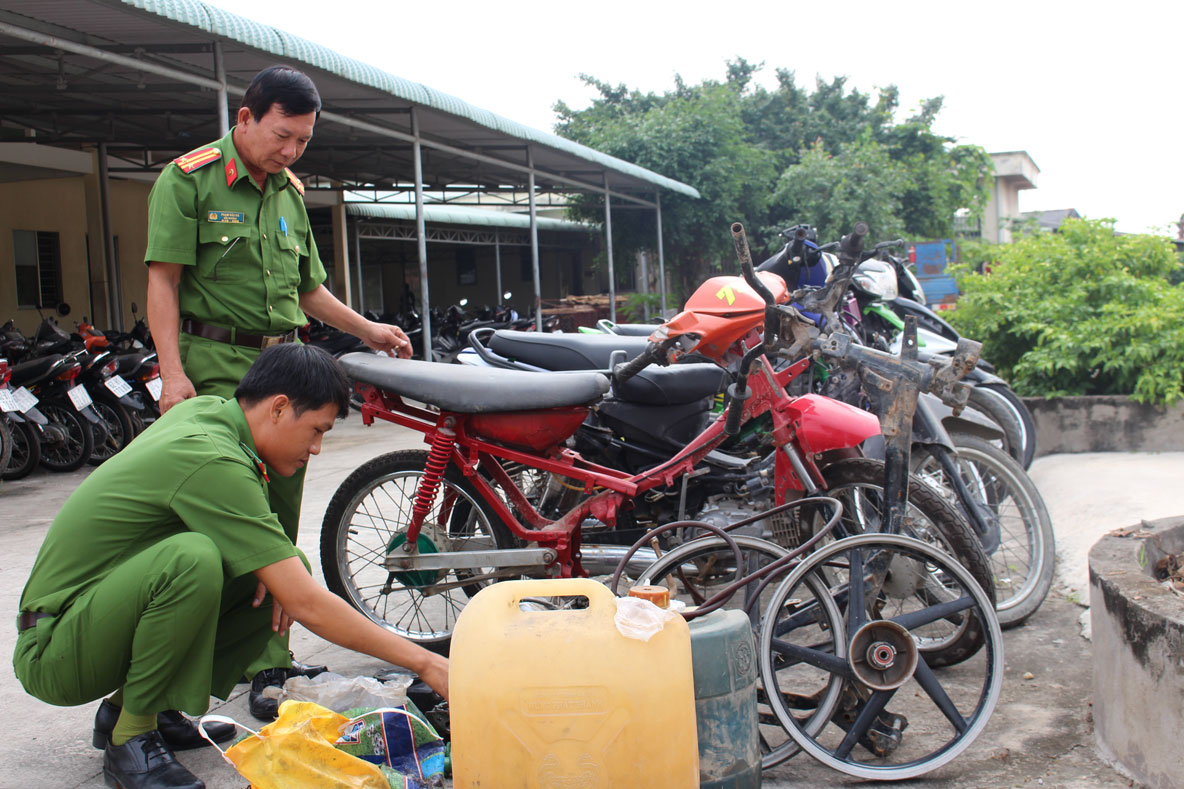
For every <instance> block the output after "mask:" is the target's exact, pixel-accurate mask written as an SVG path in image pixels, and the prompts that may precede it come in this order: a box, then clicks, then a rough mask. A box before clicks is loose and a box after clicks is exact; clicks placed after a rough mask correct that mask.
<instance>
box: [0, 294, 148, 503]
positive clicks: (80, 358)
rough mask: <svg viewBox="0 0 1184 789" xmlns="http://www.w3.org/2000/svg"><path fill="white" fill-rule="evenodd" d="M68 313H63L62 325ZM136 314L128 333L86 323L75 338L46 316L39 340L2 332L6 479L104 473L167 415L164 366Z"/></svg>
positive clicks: (0, 403)
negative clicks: (38, 473)
mask: <svg viewBox="0 0 1184 789" xmlns="http://www.w3.org/2000/svg"><path fill="white" fill-rule="evenodd" d="M69 311H70V310H69V306H68V305H65V304H62V305H59V307H58V312H59V316H60V317H62V318H64V317H65V316H67V315H68V314H69ZM136 311H137V308H136V305H135V304H133V305H132V317H133V319H135V325H134V327H133V329H132V331H130V332H127V333H122V332H114V331H108V332H103V331H100V330H98V329H97V328H95V327H94V326H93V325H91V324H90V323H88V322H87V319H86V317H85V316H84V317H83V318H82V320H81V321H80V322H78V323H76V324H75V331H74V332H68V331H66V330H65V329H63V328H62V327H61V326H60V325H59V323H58V319H56V318H54V317H52V316H45V315H43V316H42V320H41V323H40V325H39V326H38V327H37V330H36V331H35V332H34V333H33V336H32V337H26V336H24V335H23V334H22V333H21V332H20V331H18V330H17V329H16V328H15V326H14V325H13V322H12V321H11V320H9V321H8V322H7V323H5V324H4V325H3V326H0V412H2V413H3V418H2V419H0V442H3V448H2V449H0V478H3V479H6V480H14V479H21V478H23V477H26V476H28V475H29V474H31V473H32V472H33V470H34V469H36V468H37V467H38V465H40V466H43V467H45V468H47V469H49V470H50V471H74V470H75V469H78V468H80V467H81V466H82V465H83V464H85V463H90V464H91V465H96V466H97V465H98V464H100V463H102V462H103V461H104V460H106V459H107V458H109V457H111V456H112V455H114V454H115V453H116V452H118V451H119V450H121V449H123V447H124V446H126V445H127V443H128V442H129V441H131V440H132V438H134V437H135V436H136V434H137V433H139V432H140V431H142V430H143V429H144V428H145V427H147V426H148V425H149V424H151V423H152V422H153V421H154V420H155V419H156V418H157V417H158V416H159V415H160V412H159V410H158V409H157V406H156V402H157V400H158V399H159V398H160V375H159V365H158V364H157V363H156V353H155V351H153V350H152V340H151V337H150V335H149V333H148V328H147V325H146V324H145V322H144V320H143V318H136Z"/></svg>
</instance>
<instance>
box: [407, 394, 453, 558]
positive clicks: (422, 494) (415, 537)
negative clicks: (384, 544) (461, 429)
mask: <svg viewBox="0 0 1184 789" xmlns="http://www.w3.org/2000/svg"><path fill="white" fill-rule="evenodd" d="M455 426H456V421H455V419H454V418H453V417H451V416H449V417H445V418H444V420H443V421H442V422H441V423H440V424H438V425H436V432H435V434H434V435H433V436H432V448H431V449H430V450H429V451H428V462H427V465H426V467H425V468H424V470H423V478H422V479H420V481H419V487H418V488H417V489H416V491H415V504H414V506H413V507H412V508H411V522H410V523H409V524H407V541H406V542H404V543H403V550H404V551H406V552H408V553H411V552H412V551H413V550H414V549H415V547H416V546H418V544H419V531H420V529H421V528H422V527H423V521H424V518H426V517H427V515H428V513H429V512H431V510H432V504H433V503H434V502H435V501H436V493H437V492H439V490H440V483H441V482H443V481H444V470H445V469H446V468H448V460H449V458H450V457H451V455H452V447H453V446H454V445H455V444H456V430H455V429H454V428H455Z"/></svg>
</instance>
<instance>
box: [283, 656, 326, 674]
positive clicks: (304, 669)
mask: <svg viewBox="0 0 1184 789" xmlns="http://www.w3.org/2000/svg"><path fill="white" fill-rule="evenodd" d="M328 670H329V667H328V666H322V665H320V664H317V665H313V664H311V663H301V662H300V661H299V660H296V659H294V658H293V660H292V668H291V669H290V670H289V671H288V676H289V677H308V678H309V679H312V678H313V677H318V676H320V675H321V674H324V673H325V672H326V671H328Z"/></svg>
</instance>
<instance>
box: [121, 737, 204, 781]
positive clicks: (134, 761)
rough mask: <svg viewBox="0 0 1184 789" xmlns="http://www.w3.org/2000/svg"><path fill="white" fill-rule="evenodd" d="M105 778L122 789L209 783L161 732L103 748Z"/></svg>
mask: <svg viewBox="0 0 1184 789" xmlns="http://www.w3.org/2000/svg"><path fill="white" fill-rule="evenodd" d="M103 780H104V781H105V782H106V783H107V786H113V787H117V788H118V789H205V786H206V785H205V784H204V783H203V782H202V781H201V779H200V778H198V777H197V776H196V775H194V774H193V773H191V772H189V771H188V770H186V769H185V765H183V764H181V763H180V762H179V761H177V757H175V756H173V752H172V751H170V750H169V746H167V745H165V744H164V739H163V738H162V737H161V736H160V732H158V731H150V732H148V733H147V734H141V735H140V736H138V737H132V738H131V739H130V740H128V741H127V742H125V743H124V744H123V745H111V744H110V743H108V744H107V747H106V748H105V749H104V750H103Z"/></svg>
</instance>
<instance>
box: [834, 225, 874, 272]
mask: <svg viewBox="0 0 1184 789" xmlns="http://www.w3.org/2000/svg"><path fill="white" fill-rule="evenodd" d="M867 234H868V226H867V222H856V223H855V228H854V229H853V230H852V231H851V232H850V233H848V234H847V235H845V236H843V238H842V239H840V241H839V260H840V261H842V262H843V263H858V262H859V254H860V253H861V252H863V239H864V236H866V235H867Z"/></svg>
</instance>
